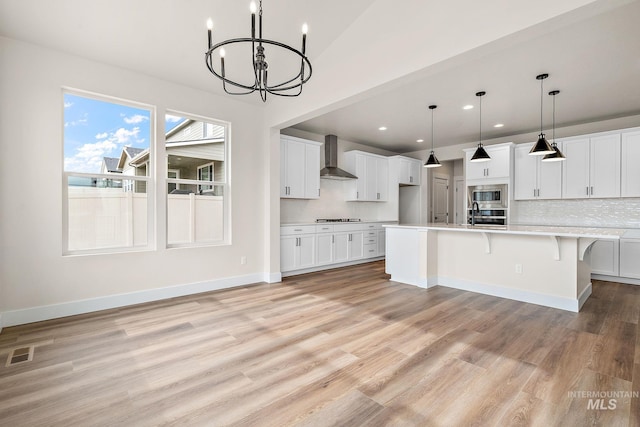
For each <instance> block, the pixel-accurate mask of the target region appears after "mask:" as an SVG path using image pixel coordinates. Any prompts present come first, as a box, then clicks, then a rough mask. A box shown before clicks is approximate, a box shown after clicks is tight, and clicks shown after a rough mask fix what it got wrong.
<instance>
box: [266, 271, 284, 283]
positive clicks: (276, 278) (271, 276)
mask: <svg viewBox="0 0 640 427" xmlns="http://www.w3.org/2000/svg"><path fill="white" fill-rule="evenodd" d="M263 280H264V281H265V282H267V283H278V282H282V273H280V272H277V273H264V279H263Z"/></svg>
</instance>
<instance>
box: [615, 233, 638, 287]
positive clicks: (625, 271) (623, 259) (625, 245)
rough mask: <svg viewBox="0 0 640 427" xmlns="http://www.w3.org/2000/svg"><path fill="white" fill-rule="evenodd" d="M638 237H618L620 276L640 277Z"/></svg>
mask: <svg viewBox="0 0 640 427" xmlns="http://www.w3.org/2000/svg"><path fill="white" fill-rule="evenodd" d="M639 260H640V239H626V238H622V239H620V276H621V277H630V278H632V279H640V262H639Z"/></svg>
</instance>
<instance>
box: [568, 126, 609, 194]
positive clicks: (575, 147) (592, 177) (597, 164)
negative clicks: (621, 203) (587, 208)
mask: <svg viewBox="0 0 640 427" xmlns="http://www.w3.org/2000/svg"><path fill="white" fill-rule="evenodd" d="M620 145H621V144H620V134H619V133H615V134H608V135H598V136H592V137H580V138H572V139H567V140H564V141H563V142H562V150H563V153H564V155H565V157H566V160H565V161H564V162H563V163H564V165H563V171H562V197H563V198H565V199H576V198H578V199H584V198H607V197H620Z"/></svg>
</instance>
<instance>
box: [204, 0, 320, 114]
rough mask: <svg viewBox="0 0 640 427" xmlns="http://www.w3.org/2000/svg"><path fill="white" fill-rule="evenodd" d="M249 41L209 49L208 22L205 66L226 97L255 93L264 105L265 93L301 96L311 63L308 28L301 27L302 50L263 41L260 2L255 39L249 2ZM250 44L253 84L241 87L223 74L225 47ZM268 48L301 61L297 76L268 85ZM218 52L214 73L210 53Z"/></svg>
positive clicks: (210, 24)
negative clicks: (218, 65) (218, 81)
mask: <svg viewBox="0 0 640 427" xmlns="http://www.w3.org/2000/svg"><path fill="white" fill-rule="evenodd" d="M250 10H251V37H243V38H236V39H229V40H225V41H222V42H220V43H216V44H213V45H212V36H211V31H212V29H213V21H212V20H211V19H209V20H208V21H207V29H208V30H207V35H208V42H209V44H208V46H209V48H208V50H207V51H206V52H205V54H204V56H205V62H206V63H207V68H208V69H209V71H210V72H211V73H212V74H213V75H214V76H216V77H218V78H219V79H220V80H222V87H223V89H224V91H225V92H226V93H228V94H229V95H248V94H250V93H253V92H255V91H258V92H259V93H260V98H262V101H263V102H266V100H267V93H270V94H272V95H278V96H289V97H293V96H298V95H300V94H301V93H302V85H304V84H305V83H306V82H307V81H308V80H309V78H311V71H312V69H311V62H309V58H307V56H306V55H305V49H306V43H307V24H304V25H303V26H302V50H298V49H295V48H293V47H291V46H289V45H286V44H284V43H280V42H277V41H274V40H269V39H265V38H262V0H260V10H259V16H258V37H257V38H256V4H255V3H254V2H251V5H250ZM243 43H248V44H251V51H252V62H253V73H252V74H253V76H254V81H253V82H251V83H248V84H245V83H240V82H238V81H237V80H234V79H233V78H229V77H228V76H227V75H226V73H225V67H224V57H225V54H226V52H225V49H224V46H227V45H232V44H243ZM266 45H270V46H273V47H275V48H278V49H281V50H283V51H284V52H289V53H290V54H293V55H297V56H299V57H300V69H299V70H298V69H297V67H296V69H295V70H294V72H297V74H296V75H294V76H293V77H291V78H289V79H286V80H284V81H281V82H276V83H273V84H272V83H270V82H269V79H268V68H269V64H268V63H267V61H266V54H265V46H266ZM215 51H218V54H219V55H220V68H219V69H218V70H216V69H215V68H214V66H213V62H214V61H213V53H214V52H215ZM227 85H231V86H235V87H236V88H238V89H237V90H235V91H234V90H233V89H232V90H229V89H230V88H228V87H227Z"/></svg>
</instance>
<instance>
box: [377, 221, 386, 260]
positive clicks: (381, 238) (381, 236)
mask: <svg viewBox="0 0 640 427" xmlns="http://www.w3.org/2000/svg"><path fill="white" fill-rule="evenodd" d="M386 238H387V234H386V230H385V229H384V228H383V229H382V230H378V256H385V250H386V245H385V244H386Z"/></svg>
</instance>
